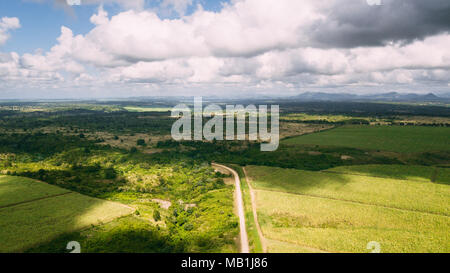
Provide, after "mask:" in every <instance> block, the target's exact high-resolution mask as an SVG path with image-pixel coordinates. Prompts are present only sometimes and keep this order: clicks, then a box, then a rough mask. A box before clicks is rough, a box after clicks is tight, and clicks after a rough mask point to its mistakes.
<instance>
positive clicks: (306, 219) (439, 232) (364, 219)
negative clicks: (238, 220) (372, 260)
mask: <svg viewBox="0 0 450 273" xmlns="http://www.w3.org/2000/svg"><path fill="white" fill-rule="evenodd" d="M257 204H258V216H259V218H260V220H259V221H260V224H261V226H262V230H263V233H264V235H265V236H266V237H268V238H270V239H273V240H279V241H287V242H290V243H294V244H298V245H300V246H302V247H304V248H305V247H309V248H316V249H318V250H324V251H329V252H369V250H367V249H366V246H367V243H368V242H371V241H377V242H379V243H380V244H381V251H382V252H449V251H450V244H449V242H448V230H449V228H450V221H449V219H448V216H442V215H432V214H426V213H419V212H412V211H405V210H395V209H390V208H385V207H379V206H367V205H363V204H357V203H351V202H344V201H340V200H332V199H324V198H316V197H310V196H301V197H299V196H297V195H295V194H288V193H281V192H272V191H257Z"/></svg>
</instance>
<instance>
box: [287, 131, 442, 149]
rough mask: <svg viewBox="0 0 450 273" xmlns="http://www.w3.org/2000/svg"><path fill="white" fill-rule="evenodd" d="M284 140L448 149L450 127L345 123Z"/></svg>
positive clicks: (362, 145) (392, 147)
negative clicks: (344, 124) (351, 124)
mask: <svg viewBox="0 0 450 273" xmlns="http://www.w3.org/2000/svg"><path fill="white" fill-rule="evenodd" d="M284 143H285V144H293V145H297V144H307V145H324V146H342V147H351V148H359V149H368V150H383V151H393V152H403V153H417V152H426V151H449V150H450V146H449V145H448V143H450V128H448V127H401V126H344V127H339V128H337V129H333V130H329V131H325V132H320V133H317V134H313V135H305V136H300V137H295V138H291V139H288V140H285V141H284Z"/></svg>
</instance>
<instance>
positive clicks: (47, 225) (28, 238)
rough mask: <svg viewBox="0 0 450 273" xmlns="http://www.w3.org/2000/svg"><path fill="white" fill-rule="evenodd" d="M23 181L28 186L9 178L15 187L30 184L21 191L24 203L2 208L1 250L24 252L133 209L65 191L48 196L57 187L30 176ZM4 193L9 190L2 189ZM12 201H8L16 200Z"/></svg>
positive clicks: (19, 188)
mask: <svg viewBox="0 0 450 273" xmlns="http://www.w3.org/2000/svg"><path fill="white" fill-rule="evenodd" d="M3 179H4V178H3ZM23 181H24V183H25V185H21V184H22V180H21V179H20V178H14V179H10V180H9V183H8V186H11V184H18V186H17V187H13V188H14V189H16V190H23V189H24V188H25V187H29V190H30V191H22V194H21V196H20V199H17V201H19V200H20V201H21V202H23V203H22V204H17V205H14V206H9V207H4V208H0V212H1V213H0V241H1V242H2V244H1V245H0V252H17V251H23V250H25V249H26V248H29V247H31V246H34V245H36V244H39V243H43V242H46V241H48V240H51V239H53V238H54V237H56V236H58V235H61V234H63V233H67V232H71V231H75V230H79V229H82V228H85V227H88V226H90V225H96V224H100V223H106V222H108V221H111V220H113V219H114V218H117V217H120V216H123V215H126V214H130V213H131V212H132V211H133V210H132V209H131V208H129V207H126V206H124V205H121V204H118V203H113V202H109V201H104V200H100V199H95V198H91V197H87V196H84V195H81V194H78V193H73V192H72V193H71V192H67V191H64V190H62V191H61V192H63V193H66V194H63V195H58V196H53V197H52V196H50V197H49V196H48V193H49V192H56V191H55V188H56V187H54V186H51V185H45V184H43V183H41V182H36V181H34V182H32V181H30V179H23ZM33 183H34V184H35V185H33ZM2 184H3V183H2ZM8 188H9V187H8ZM30 193H31V194H30ZM38 193H41V194H40V196H41V199H40V200H35V198H36V196H38ZM3 194H7V192H4V191H3V190H2V195H3ZM15 196H18V194H17V193H16V194H14V197H15ZM11 200H12V198H10V199H9V200H8V201H9V202H14V201H11ZM2 201H3V200H2ZM14 203H17V202H14Z"/></svg>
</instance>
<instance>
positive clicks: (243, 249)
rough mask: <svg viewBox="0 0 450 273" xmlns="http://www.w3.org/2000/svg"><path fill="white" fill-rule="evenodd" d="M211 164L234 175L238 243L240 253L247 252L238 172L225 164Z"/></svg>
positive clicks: (246, 237) (247, 246)
mask: <svg viewBox="0 0 450 273" xmlns="http://www.w3.org/2000/svg"><path fill="white" fill-rule="evenodd" d="M212 165H213V166H216V167H220V168H223V169H226V170H227V171H229V172H231V173H232V174H233V176H234V182H235V187H236V204H237V210H238V216H239V231H240V232H239V233H240V243H241V253H249V252H250V251H249V249H250V248H249V245H248V236H247V229H246V228H245V213H244V201H243V200H242V191H241V180H240V179H239V175H238V173H237V172H236V171H235V170H233V169H231V168H228V167H227V166H224V165H220V164H216V163H212Z"/></svg>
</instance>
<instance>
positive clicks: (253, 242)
mask: <svg viewBox="0 0 450 273" xmlns="http://www.w3.org/2000/svg"><path fill="white" fill-rule="evenodd" d="M230 167H231V168H233V169H234V170H235V171H236V172H237V173H238V175H239V178H240V180H241V191H242V199H243V201H244V212H245V225H246V229H247V236H248V243H249V247H250V252H251V253H263V247H262V244H261V239H260V238H259V234H258V230H257V228H256V223H255V220H254V218H253V210H252V201H251V197H250V189H249V188H248V185H247V181H246V179H245V175H244V172H243V170H242V167H239V166H236V165H230Z"/></svg>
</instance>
